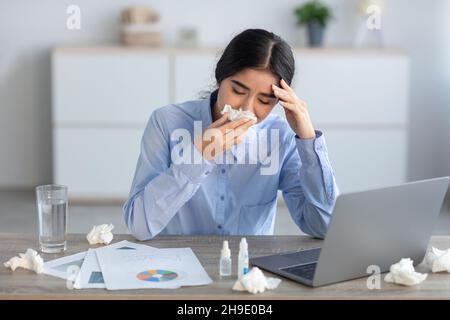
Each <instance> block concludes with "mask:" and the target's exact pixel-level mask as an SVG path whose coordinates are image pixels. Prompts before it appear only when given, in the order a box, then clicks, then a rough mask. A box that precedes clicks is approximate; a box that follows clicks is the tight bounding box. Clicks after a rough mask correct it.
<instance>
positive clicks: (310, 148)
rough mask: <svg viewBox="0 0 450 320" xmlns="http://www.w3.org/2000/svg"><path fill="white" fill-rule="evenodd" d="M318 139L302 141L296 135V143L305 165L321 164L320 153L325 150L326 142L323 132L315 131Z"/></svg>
mask: <svg viewBox="0 0 450 320" xmlns="http://www.w3.org/2000/svg"><path fill="white" fill-rule="evenodd" d="M315 133H316V137H315V138H311V139H302V138H300V137H299V136H297V135H295V143H296V144H297V150H298V153H299V155H300V159H301V160H302V163H303V164H309V165H311V164H317V163H319V157H318V155H317V153H318V152H321V151H323V150H324V149H325V141H324V138H323V134H322V131H319V130H315Z"/></svg>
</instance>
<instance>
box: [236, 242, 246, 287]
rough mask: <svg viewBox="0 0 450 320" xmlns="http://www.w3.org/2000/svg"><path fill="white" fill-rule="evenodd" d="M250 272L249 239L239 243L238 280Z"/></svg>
mask: <svg viewBox="0 0 450 320" xmlns="http://www.w3.org/2000/svg"><path fill="white" fill-rule="evenodd" d="M247 272H248V244H247V239H245V238H242V239H241V242H240V243H239V256H238V275H237V276H238V279H239V278H240V277H242V276H243V275H244V274H246V273H247Z"/></svg>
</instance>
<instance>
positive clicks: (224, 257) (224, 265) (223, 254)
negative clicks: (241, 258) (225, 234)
mask: <svg viewBox="0 0 450 320" xmlns="http://www.w3.org/2000/svg"><path fill="white" fill-rule="evenodd" d="M219 267H220V270H219V273H220V276H222V277H226V276H231V252H230V248H229V246H228V241H226V240H225V241H224V242H223V248H222V250H221V251H220V266H219Z"/></svg>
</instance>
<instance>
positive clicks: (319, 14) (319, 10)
mask: <svg viewBox="0 0 450 320" xmlns="http://www.w3.org/2000/svg"><path fill="white" fill-rule="evenodd" d="M294 13H295V15H296V16H297V24H298V25H300V26H301V25H306V26H307V29H308V44H309V45H310V46H311V47H320V46H321V45H322V42H323V31H324V29H325V27H326V25H327V23H328V21H329V20H330V19H331V18H332V14H331V10H330V9H329V8H328V7H327V6H325V5H324V4H322V3H320V2H319V1H317V0H312V1H308V2H306V3H304V4H302V5H300V6H298V7H296V8H295V9H294Z"/></svg>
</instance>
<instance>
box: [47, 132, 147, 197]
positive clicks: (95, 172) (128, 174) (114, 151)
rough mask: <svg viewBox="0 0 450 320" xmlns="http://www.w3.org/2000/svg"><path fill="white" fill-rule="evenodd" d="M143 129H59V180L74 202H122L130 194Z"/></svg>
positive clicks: (56, 138) (57, 148)
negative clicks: (111, 200)
mask: <svg viewBox="0 0 450 320" xmlns="http://www.w3.org/2000/svg"><path fill="white" fill-rule="evenodd" d="M142 132H143V127H137V128H115V127H111V128H108V127H105V128H100V127H97V128H94V127H85V128H83V127H81V126H80V127H74V128H70V127H65V126H61V127H57V128H55V130H54V148H55V155H56V157H55V163H54V166H55V180H56V182H57V183H64V184H67V185H68V186H69V188H70V198H71V200H74V199H75V200H76V199H83V200H93V199H102V200H104V199H108V200H109V199H122V198H123V197H124V196H126V195H127V193H128V192H129V188H130V185H131V180H132V178H133V174H134V169H135V166H136V162H137V155H138V154H139V150H140V141H141V136H142Z"/></svg>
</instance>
